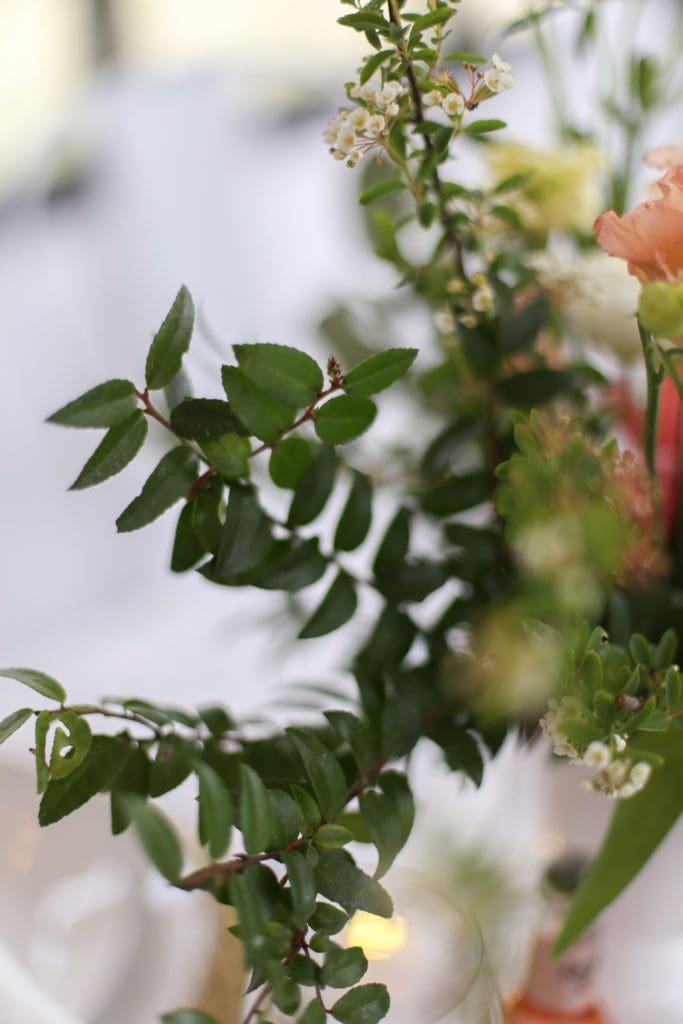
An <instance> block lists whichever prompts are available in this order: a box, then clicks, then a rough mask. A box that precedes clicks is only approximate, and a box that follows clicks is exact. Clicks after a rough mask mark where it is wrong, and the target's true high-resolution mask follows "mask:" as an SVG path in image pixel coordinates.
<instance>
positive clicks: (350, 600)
mask: <svg viewBox="0 0 683 1024" xmlns="http://www.w3.org/2000/svg"><path fill="white" fill-rule="evenodd" d="M357 604H358V598H357V597H356V588H355V585H354V583H353V580H352V579H351V578H350V577H349V576H347V574H346V573H345V572H343V571H341V572H340V573H339V574H338V576H337V577H336V579H335V580H334V582H333V584H332V586H331V587H330V589H329V590H328V591H327V593H326V594H325V597H324V598H323V600H322V602H321V604H320V605H319V607H318V608H317V609H316V611H315V612H314V613H313V615H311V617H310V618H309V620H308V622H307V623H306V625H305V626H304V627H303V629H302V630H301V632H300V633H299V639H301V640H307V639H309V638H311V637H317V636H325V635H326V634H327V633H332V632H333V631H334V630H335V629H339V627H340V626H343V625H344V624H345V623H346V622H348V621H349V619H350V618H351V617H352V616H353V613H354V612H355V610H356V607H357Z"/></svg>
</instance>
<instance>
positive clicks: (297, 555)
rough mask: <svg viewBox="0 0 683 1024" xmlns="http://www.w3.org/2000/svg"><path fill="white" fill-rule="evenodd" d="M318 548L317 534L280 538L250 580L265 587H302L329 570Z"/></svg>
mask: <svg viewBox="0 0 683 1024" xmlns="http://www.w3.org/2000/svg"><path fill="white" fill-rule="evenodd" d="M327 564H328V563H327V561H326V559H325V558H323V556H322V555H321V554H320V551H319V550H318V538H317V537H311V538H310V539H309V540H305V541H277V542H276V544H275V545H274V546H273V551H272V553H271V555H270V556H269V557H268V559H267V560H266V561H265V562H263V563H262V564H261V565H259V566H258V567H257V568H256V569H254V570H253V571H252V572H251V573H250V574H249V577H248V581H247V582H249V583H250V584H251V585H252V586H254V587H262V588H263V589H264V590H291V591H295V590H301V589H302V588H303V587H308V586H310V584H311V583H315V582H317V580H319V579H320V577H321V576H322V575H323V574H324V573H325V572H326V570H327Z"/></svg>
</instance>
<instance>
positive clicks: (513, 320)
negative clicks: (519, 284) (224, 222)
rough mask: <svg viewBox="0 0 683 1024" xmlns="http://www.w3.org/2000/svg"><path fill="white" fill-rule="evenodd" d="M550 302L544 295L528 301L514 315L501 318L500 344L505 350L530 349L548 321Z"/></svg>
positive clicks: (519, 350) (520, 350)
mask: <svg viewBox="0 0 683 1024" xmlns="http://www.w3.org/2000/svg"><path fill="white" fill-rule="evenodd" d="M549 316H550V303H549V302H548V299H547V298H546V296H545V295H540V296H539V297H538V298H537V299H535V300H534V301H533V302H528V303H527V304H526V305H525V306H524V307H523V309H521V310H520V312H519V313H517V314H515V315H514V316H505V317H502V318H501V324H500V344H501V347H502V348H503V349H505V351H506V352H522V351H525V350H527V349H530V348H531V347H532V345H533V344H534V342H535V341H536V338H537V337H538V333H539V331H540V330H541V328H542V327H544V326H545V324H546V323H547V321H548V317H549Z"/></svg>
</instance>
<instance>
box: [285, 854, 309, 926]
mask: <svg viewBox="0 0 683 1024" xmlns="http://www.w3.org/2000/svg"><path fill="white" fill-rule="evenodd" d="M281 856H282V863H283V864H284V866H285V867H286V869H287V876H288V878H289V887H290V890H291V893H292V913H293V918H294V923H295V924H296V926H297V927H298V928H302V927H303V926H304V925H305V924H306V922H307V921H308V919H309V917H310V916H311V914H312V913H313V910H314V909H315V894H316V887H315V878H314V876H313V871H312V869H311V867H310V866H309V864H308V863H307V861H306V858H305V857H303V856H302V855H301V854H300V853H298V852H297V851H296V850H290V851H289V852H288V853H283V854H282V855H281Z"/></svg>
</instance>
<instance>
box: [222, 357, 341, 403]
mask: <svg viewBox="0 0 683 1024" xmlns="http://www.w3.org/2000/svg"><path fill="white" fill-rule="evenodd" d="M233 349H234V352H235V355H236V356H237V362H238V363H239V367H240V370H241V371H242V373H243V374H244V375H245V376H246V377H248V378H249V380H250V381H251V382H252V383H253V384H255V385H256V387H257V388H258V389H259V390H260V391H263V392H264V394H266V395H268V396H269V397H270V398H274V399H276V400H277V401H279V402H284V403H285V404H286V405H293V406H295V407H296V408H297V409H300V408H301V407H302V406H305V405H309V403H310V402H312V401H313V399H314V398H315V397H316V396H317V395H318V393H319V392H320V391H321V390H322V387H323V374H322V370H321V369H320V367H319V366H318V364H317V363H316V362H315V360H314V359H311V357H310V356H309V355H306V353H305V352H300V351H299V350H298V349H296V348H291V347H289V346H288V345H273V344H256V345H233Z"/></svg>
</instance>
